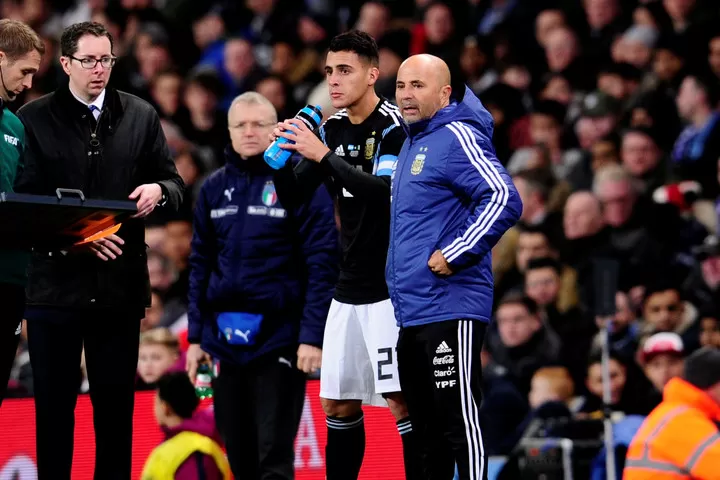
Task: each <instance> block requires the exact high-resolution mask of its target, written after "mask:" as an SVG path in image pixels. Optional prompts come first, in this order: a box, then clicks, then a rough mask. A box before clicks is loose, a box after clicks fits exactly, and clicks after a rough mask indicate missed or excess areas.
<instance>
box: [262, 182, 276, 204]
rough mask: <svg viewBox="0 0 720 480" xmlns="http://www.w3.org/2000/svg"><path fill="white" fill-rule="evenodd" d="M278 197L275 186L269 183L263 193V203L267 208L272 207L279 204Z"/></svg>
mask: <svg viewBox="0 0 720 480" xmlns="http://www.w3.org/2000/svg"><path fill="white" fill-rule="evenodd" d="M277 200H278V197H277V192H276V191H275V184H274V183H273V182H267V183H266V184H265V187H263V191H262V202H263V204H264V205H265V206H266V207H272V206H273V205H275V204H276V203H277Z"/></svg>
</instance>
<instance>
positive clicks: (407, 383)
mask: <svg viewBox="0 0 720 480" xmlns="http://www.w3.org/2000/svg"><path fill="white" fill-rule="evenodd" d="M451 90H452V88H451V86H450V72H449V69H448V66H447V65H446V64H445V62H443V61H442V60H440V59H439V58H437V57H434V56H431V55H416V56H413V57H410V58H409V59H407V60H406V61H405V62H403V64H402V66H401V67H400V70H399V72H398V76H397V84H396V99H397V103H398V106H399V107H400V111H401V113H402V116H403V118H404V120H405V122H406V124H407V125H405V127H406V129H407V134H408V138H407V140H405V143H404V145H403V148H402V150H401V151H400V154H399V155H398V160H397V164H396V167H395V170H394V172H393V179H392V191H391V193H392V203H391V223H390V248H389V251H388V263H387V270H386V276H387V282H388V287H389V290H390V298H391V300H392V304H393V306H394V308H395V317H396V319H397V321H398V324H399V326H400V336H399V340H398V349H397V350H398V351H397V354H398V369H399V375H400V385H401V387H402V391H403V393H404V395H405V397H406V398H407V404H408V411H409V413H410V416H411V417H412V418H413V425H414V427H413V428H414V430H415V431H416V432H417V435H418V438H417V441H418V443H419V445H421V447H420V448H421V449H422V453H423V463H424V467H425V474H426V476H427V478H432V479H435V478H438V479H439V478H452V476H453V467H454V464H455V463H457V467H458V473H459V478H460V479H461V480H470V479H472V480H479V479H481V478H487V465H486V458H485V454H484V449H483V443H482V435H481V434H480V426H479V422H478V407H479V404H480V399H481V365H480V351H481V348H482V343H483V338H484V334H485V329H486V327H487V323H488V322H489V321H490V317H491V309H492V304H493V275H492V269H491V249H492V247H493V246H494V245H495V243H496V242H497V241H498V239H499V238H500V237H501V236H502V235H503V234H504V233H505V231H507V229H509V228H510V227H512V226H513V225H514V224H515V222H517V220H518V219H519V218H520V214H521V212H522V203H521V201H520V196H519V195H518V192H517V190H516V189H515V186H514V185H513V183H512V180H511V179H510V176H509V175H508V174H507V172H506V171H505V169H504V168H503V167H502V166H501V165H500V163H499V162H498V160H497V158H496V157H495V150H494V148H493V146H492V142H491V139H492V133H493V121H492V117H491V116H490V113H489V112H488V111H487V110H486V109H485V108H484V107H483V105H482V104H481V103H480V100H478V99H477V98H476V97H475V96H474V95H473V93H472V92H471V91H470V90H469V89H468V88H465V92H464V96H463V97H462V100H461V101H460V102H456V101H453V100H451Z"/></svg>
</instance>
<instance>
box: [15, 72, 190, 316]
mask: <svg viewBox="0 0 720 480" xmlns="http://www.w3.org/2000/svg"><path fill="white" fill-rule="evenodd" d="M18 116H19V117H20V119H21V120H22V121H23V123H24V124H25V128H26V130H27V150H26V152H25V166H24V169H23V171H22V172H21V173H20V175H19V176H18V180H17V183H16V191H18V192H24V193H33V194H37V195H54V194H55V189H56V188H58V187H61V188H74V189H80V190H82V191H83V192H84V193H85V196H86V197H87V198H92V199H105V200H127V199H128V195H130V193H131V192H132V191H133V190H134V189H135V188H136V187H138V186H139V185H143V184H147V183H159V184H160V186H161V187H162V190H163V194H164V196H165V202H164V206H163V207H162V208H171V209H175V210H177V208H178V206H179V205H180V202H181V201H182V196H183V189H184V186H183V182H182V180H181V178H180V176H179V175H178V173H177V170H176V168H175V164H174V162H173V158H172V156H171V154H170V150H169V149H168V146H167V143H166V141H165V135H164V134H163V132H162V129H161V127H160V119H159V118H158V115H157V113H156V112H155V110H153V108H152V107H151V106H150V104H148V103H147V102H145V101H144V100H141V99H139V98H137V97H135V96H133V95H129V94H127V93H124V92H119V91H117V90H113V89H110V88H108V89H107V90H106V92H105V102H104V105H103V110H102V113H101V115H100V117H99V118H98V121H97V122H95V118H94V117H93V115H92V114H91V112H90V110H89V109H88V107H87V106H86V105H84V104H82V103H80V102H79V101H77V100H76V99H75V97H74V96H73V95H72V93H71V92H70V90H69V88H68V87H67V86H64V87H60V88H59V89H58V90H56V91H55V92H54V93H51V94H49V95H45V96H44V97H42V98H39V99H37V100H35V101H33V102H30V103H28V104H27V105H25V106H23V107H22V108H21V109H20V110H19V111H18ZM96 128H97V131H96V135H97V139H98V140H99V142H100V146H99V147H96V148H92V147H91V145H90V140H91V133H92V132H93V131H95V129H96ZM118 236H120V238H122V239H123V240H124V241H125V244H124V246H123V254H122V255H121V256H119V257H118V258H117V259H115V260H109V261H102V260H100V259H98V258H96V257H95V256H94V255H92V254H90V253H77V254H76V253H68V254H63V253H61V252H34V254H33V260H32V263H31V266H30V270H29V272H28V273H29V277H30V278H29V280H30V281H29V285H28V288H27V294H28V304H29V305H34V306H49V307H73V308H118V307H123V308H127V309H132V310H133V311H139V310H140V309H142V308H144V307H145V306H146V305H150V288H149V280H148V270H147V257H146V252H145V248H146V247H145V229H144V222H143V220H138V219H133V220H128V221H126V222H125V223H124V224H123V226H122V228H121V229H120V231H119V232H118Z"/></svg>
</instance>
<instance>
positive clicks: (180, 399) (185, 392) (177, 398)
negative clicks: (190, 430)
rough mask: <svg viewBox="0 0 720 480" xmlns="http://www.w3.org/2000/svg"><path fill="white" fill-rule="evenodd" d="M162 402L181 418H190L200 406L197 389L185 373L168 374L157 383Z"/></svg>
mask: <svg viewBox="0 0 720 480" xmlns="http://www.w3.org/2000/svg"><path fill="white" fill-rule="evenodd" d="M157 393H158V396H159V397H160V400H162V401H163V402H165V403H167V404H168V405H169V406H170V408H172V411H173V412H175V414H176V415H178V416H179V417H181V418H190V417H192V415H193V413H195V409H196V408H197V407H198V405H199V404H200V399H199V398H198V397H197V395H196V394H195V387H194V386H193V384H192V382H191V381H190V379H189V378H188V376H187V373H185V372H173V373H166V374H165V375H163V376H162V377H161V378H160V380H158V382H157Z"/></svg>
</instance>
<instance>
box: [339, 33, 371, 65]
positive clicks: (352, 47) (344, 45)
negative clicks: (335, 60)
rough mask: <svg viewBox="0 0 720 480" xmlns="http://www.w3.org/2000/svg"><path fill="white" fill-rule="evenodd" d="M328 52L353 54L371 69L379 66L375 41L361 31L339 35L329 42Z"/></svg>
mask: <svg viewBox="0 0 720 480" xmlns="http://www.w3.org/2000/svg"><path fill="white" fill-rule="evenodd" d="M328 52H353V53H356V54H357V56H358V57H360V58H361V59H363V60H365V61H366V62H368V63H370V65H372V66H373V67H377V66H378V65H379V64H380V54H379V53H378V46H377V43H375V40H374V39H373V38H372V37H371V36H370V35H369V34H367V33H365V32H363V31H361V30H350V31H349V32H345V33H341V34H340V35H337V36H336V37H335V38H333V39H332V40H331V41H330V47H328Z"/></svg>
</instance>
